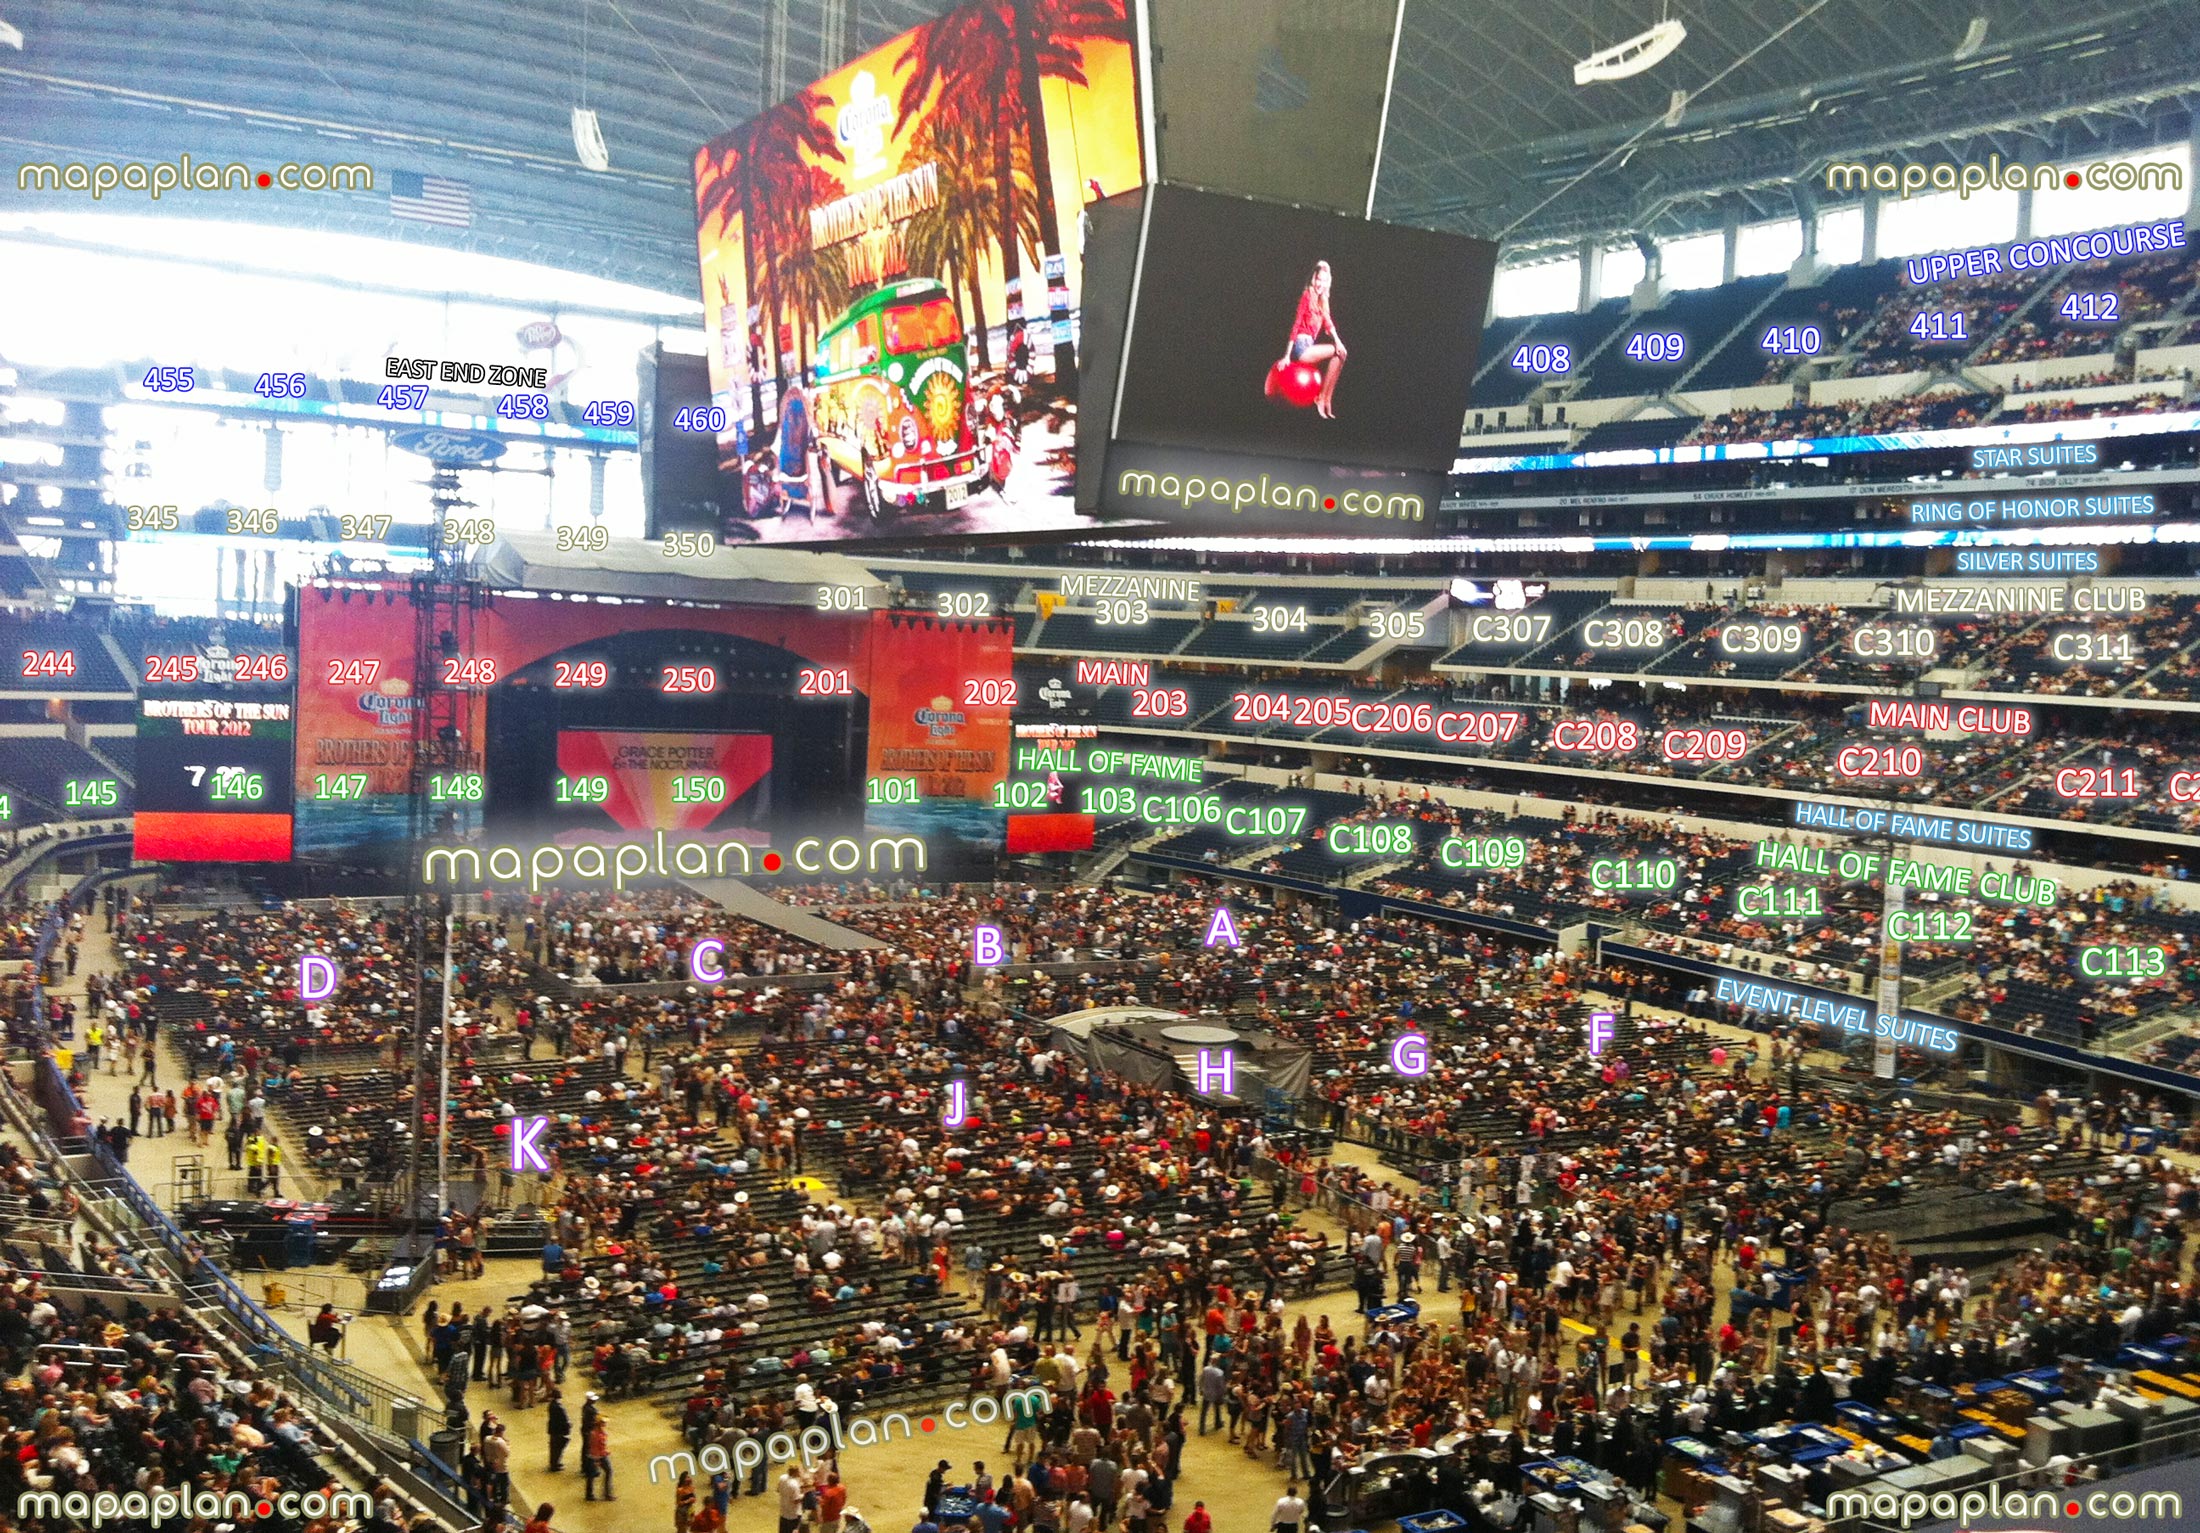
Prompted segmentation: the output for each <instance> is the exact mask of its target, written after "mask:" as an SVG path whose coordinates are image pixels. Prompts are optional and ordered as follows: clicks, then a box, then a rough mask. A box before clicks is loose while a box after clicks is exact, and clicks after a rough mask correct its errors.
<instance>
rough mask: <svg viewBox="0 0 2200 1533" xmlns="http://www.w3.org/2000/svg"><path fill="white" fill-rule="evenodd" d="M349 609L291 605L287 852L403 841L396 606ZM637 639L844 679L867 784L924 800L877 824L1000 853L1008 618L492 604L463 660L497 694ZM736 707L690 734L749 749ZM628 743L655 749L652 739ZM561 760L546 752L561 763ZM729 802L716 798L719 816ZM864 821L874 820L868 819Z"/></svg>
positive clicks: (404, 772) (400, 644)
mask: <svg viewBox="0 0 2200 1533" xmlns="http://www.w3.org/2000/svg"><path fill="white" fill-rule="evenodd" d="M385 595H387V596H388V598H389V599H388V600H385V599H384V597H385ZM351 596H352V599H351V600H350V601H349V602H346V601H344V600H342V593H341V592H339V591H335V590H331V589H327V588H322V587H310V586H309V587H306V588H304V589H302V590H301V591H300V592H299V597H298V652H299V664H298V704H297V722H298V748H297V754H296V773H295V782H296V785H297V815H298V833H297V842H298V849H299V851H300V852H322V853H329V852H336V851H340V850H343V849H345V848H347V847H359V846H366V845H370V844H374V843H377V842H385V843H386V842H395V841H400V840H402V839H403V838H404V837H405V836H406V835H407V834H408V832H409V821H408V818H407V805H406V800H405V792H406V786H407V783H408V781H409V779H410V776H411V770H412V705H413V689H412V686H411V675H412V658H411V657H412V649H413V608H412V604H411V599H410V597H409V595H408V594H407V592H406V591H405V590H404V589H402V588H399V589H395V590H393V591H390V592H387V593H385V592H382V591H378V590H358V589H354V590H353V591H352V592H351ZM652 631H662V632H664V633H666V634H667V636H668V639H669V638H670V637H671V636H672V635H674V634H677V633H681V632H688V633H694V632H702V633H723V634H732V635H736V636H738V637H741V638H746V639H751V640H754V641H756V642H758V643H761V644H767V645H770V646H772V647H774V648H777V649H781V650H784V651H786V652H787V653H788V654H790V655H793V656H796V657H797V658H799V659H800V660H801V661H802V662H804V663H805V664H807V665H811V666H818V667H826V668H830V669H834V670H845V671H846V672H847V673H848V680H849V686H850V689H851V690H852V692H853V693H854V694H855V695H856V696H858V697H860V698H864V699H867V700H868V707H869V715H870V752H871V754H870V758H869V766H870V771H871V773H872V774H873V775H876V776H892V777H910V776H914V777H916V778H917V779H918V780H919V786H920V789H921V791H922V792H923V794H924V799H923V801H921V802H919V803H918V804H916V805H914V806H907V807H909V808H912V809H914V810H915V811H918V813H917V814H916V815H914V816H913V817H912V816H910V815H907V814H904V813H903V812H902V809H901V808H900V807H895V808H894V809H893V810H892V811H891V813H889V814H888V820H889V822H890V823H899V824H907V825H910V826H911V827H912V828H913V829H915V831H916V833H918V834H937V835H953V836H955V837H957V838H959V839H962V840H965V841H972V842H984V841H987V840H991V841H993V842H998V841H999V839H1000V836H1001V830H1002V821H1003V818H1004V817H1003V814H1002V812H1001V811H1000V810H999V809H997V808H996V807H995V805H994V801H993V800H994V792H993V790H994V786H995V784H997V783H999V782H1000V781H1001V780H1002V779H1003V777H1005V776H1006V774H1007V770H1008V764H1009V734H1010V723H1009V718H1010V713H1011V711H1012V710H1013V708H1014V705H1015V691H1014V679H1013V677H1012V675H1011V670H1010V660H1009V647H1010V640H1011V636H1012V634H1013V632H1014V627H1013V624H1011V623H1010V622H1009V621H1008V620H1007V619H989V620H976V621H963V620H953V621H950V620H942V619H936V618H930V617H925V616H922V615H918V614H905V613H897V612H874V613H870V614H868V615H867V616H866V615H865V614H861V613H856V614H825V613H818V612H813V611H811V610H809V609H807V608H803V607H794V606H784V607H782V606H771V607H766V606H749V607H702V606H677V607H675V606H669V605H668V606H655V605H637V604H634V603H623V604H620V605H617V606H611V605H606V604H602V603H596V602H554V601H547V600H542V599H540V598H534V599H527V598H521V597H515V596H513V595H510V594H502V595H499V596H497V597H496V598H495V599H494V600H493V601H492V602H491V604H490V606H489V607H488V608H487V609H486V610H485V611H483V612H482V613H481V614H479V616H478V617H477V618H476V620H475V627H474V631H473V635H472V641H471V643H470V644H469V645H468V646H467V652H466V657H465V658H468V659H471V660H474V661H476V662H486V663H487V665H489V666H491V667H493V668H494V669H493V673H492V674H493V675H494V677H495V678H496V680H495V681H494V682H492V683H490V684H491V685H503V684H504V682H505V681H506V680H507V679H509V678H510V677H512V676H515V675H517V674H518V673H519V672H520V671H522V670H524V669H525V668H526V667H528V666H530V665H533V664H534V663H535V662H537V661H540V660H543V659H545V658H546V657H549V656H553V655H562V654H564V653H566V652H567V651H570V650H574V649H576V648H577V647H580V646H585V645H589V644H593V643H597V642H600V641H602V640H605V639H608V638H611V637H612V636H614V635H628V636H631V635H634V634H636V633H647V632H652ZM477 674H478V673H477ZM739 706H740V705H739V703H738V701H737V700H735V699H733V698H731V697H729V698H728V699H727V703H726V709H725V717H724V719H723V722H724V724H725V725H726V731H727V732H726V733H723V734H721V733H718V732H715V731H713V732H708V733H704V732H697V734H696V738H697V739H701V740H706V741H721V740H723V741H731V740H740V739H743V738H750V739H757V738H762V737H758V736H756V735H755V734H754V733H753V731H750V732H746V733H744V732H742V731H741V730H740V726H741V724H742V723H743V722H744V720H742V719H741V718H740V717H739V716H738V710H739ZM486 716H487V698H486V691H485V690H484V691H482V692H477V693H475V694H474V716H473V719H472V721H471V724H470V727H469V729H468V738H469V739H470V740H472V741H474V742H477V748H476V751H475V753H474V756H473V758H472V759H471V760H470V761H469V762H468V763H467V765H468V767H469V768H470V769H472V770H478V771H485V772H489V773H494V772H495V771H496V763H495V761H494V760H490V761H487V762H484V761H483V760H482V759H481V756H480V752H479V749H478V742H480V741H481V740H482V739H483V736H484V733H485V730H486ZM713 722H717V720H713ZM614 733H615V732H614ZM636 738H640V739H652V738H663V732H657V733H655V734H642V735H638V736H636ZM769 744H770V742H769V740H768V738H764V739H763V745H764V749H765V754H764V755H763V757H762V763H763V764H762V767H761V768H760V769H759V770H762V771H768V770H769V768H770V764H771V756H770V754H769ZM724 748H725V749H727V750H729V751H731V750H735V749H736V747H734V746H731V745H728V746H725V747H724ZM739 749H740V750H744V751H750V750H753V749H754V747H739ZM563 754H564V746H563V743H562V741H561V744H560V756H561V759H562V757H563ZM741 759H743V760H747V759H749V758H747V757H743V758H741ZM338 774H364V775H365V777H366V783H365V785H364V791H363V792H362V793H360V794H358V795H357V796H349V795H347V796H345V797H343V798H331V797H328V796H327V795H326V794H325V793H321V794H317V793H316V788H317V786H319V787H321V788H324V789H325V788H326V787H327V786H328V784H327V783H321V784H318V785H317V783H316V780H315V779H316V777H317V776H321V777H334V776H336V775H338ZM725 775H726V776H727V777H728V787H729V789H731V788H732V787H733V785H734V783H735V782H739V781H741V779H742V771H741V770H738V769H737V770H734V771H731V772H728V773H726V774H725ZM736 797H738V794H737V793H734V792H729V794H728V803H727V805H726V806H722V807H721V810H720V814H721V816H722V814H723V808H726V807H731V806H732V802H733V799H734V798H736ZM683 807H686V806H683ZM696 807H697V808H708V807H710V806H707V805H699V806H696ZM752 807H753V806H752ZM878 813H880V811H874V818H876V816H877V815H878ZM621 823H625V822H623V821H622V822H621ZM478 828H479V820H478V818H476V819H474V820H473V821H471V822H468V821H466V820H463V819H462V820H461V829H462V832H467V833H470V832H471V831H472V830H475V829H478Z"/></svg>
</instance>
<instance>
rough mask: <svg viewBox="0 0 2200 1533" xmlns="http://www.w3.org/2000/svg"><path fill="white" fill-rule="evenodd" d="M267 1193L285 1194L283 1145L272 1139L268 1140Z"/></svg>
mask: <svg viewBox="0 0 2200 1533" xmlns="http://www.w3.org/2000/svg"><path fill="white" fill-rule="evenodd" d="M263 1137H264V1136H263ZM267 1195H268V1196H269V1197H271V1198H279V1197H281V1196H282V1195H283V1147H282V1146H281V1145H279V1144H277V1143H276V1142H275V1141H274V1140H272V1139H269V1140H267Z"/></svg>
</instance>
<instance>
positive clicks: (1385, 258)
mask: <svg viewBox="0 0 2200 1533" xmlns="http://www.w3.org/2000/svg"><path fill="white" fill-rule="evenodd" d="M1149 198H1150V201H1149V204H1148V216H1147V223H1146V231H1145V235H1144V239H1143V242H1142V250H1141V253H1140V257H1139V264H1138V276H1137V282H1136V289H1135V291H1136V295H1137V296H1136V300H1135V304H1134V309H1133V313H1132V316H1131V328H1130V337H1129V345H1128V352H1127V356H1126V358H1125V362H1124V375H1123V386H1122V394H1121V398H1120V401H1119V406H1118V410H1117V414H1116V419H1115V431H1114V435H1115V436H1117V437H1119V438H1121V439H1122V440H1124V441H1127V442H1138V443H1148V444H1153V445H1157V446H1166V447H1186V448H1200V449H1206V450H1210V451H1215V452H1221V453H1235V454H1243V455H1271V456H1280V457H1284V458H1290V459H1296V460H1300V461H1312V462H1316V463H1324V464H1339V465H1354V466H1360V467H1368V468H1390V469H1418V470H1422V471H1426V472H1437V471H1441V470H1444V469H1448V468H1449V467H1450V466H1451V461H1452V459H1453V457H1454V456H1456V454H1457V451H1458V447H1459V422H1460V420H1461V418H1462V417H1463V416H1464V414H1465V411H1466V407H1467V393H1468V386H1469V384H1470V383H1471V381H1472V380H1473V377H1474V370H1475V352H1476V350H1477V347H1478V345H1479V343H1480V340H1481V328H1482V316H1483V312H1484V310H1485V308H1486V307H1487V304H1488V300H1489V292H1490V279H1491V274H1492V272H1493V271H1494V269H1495V266H1496V259H1497V247H1496V246H1495V245H1493V244H1491V243H1489V242H1488V241H1486V240H1476V239H1468V238H1466V237H1464V236H1461V235H1456V234H1438V233H1433V232H1431V231H1429V230H1426V229H1410V228H1404V227H1401V226H1398V225H1395V224H1381V223H1370V222H1368V221H1366V220H1364V219H1357V218H1345V217H1340V216H1338V215H1336V214H1332V213H1324V212H1317V211H1313V210H1310V209H1304V208H1290V207H1283V206H1280V205H1278V204H1275V203H1267V202H1254V201H1252V200H1250V199H1247V198H1243V197H1225V196H1221V195H1218V194H1216V193H1212V192H1200V191H1194V190H1192V189H1191V188H1188V187H1181V186H1157V187H1155V188H1153V190H1152V191H1151V193H1149Z"/></svg>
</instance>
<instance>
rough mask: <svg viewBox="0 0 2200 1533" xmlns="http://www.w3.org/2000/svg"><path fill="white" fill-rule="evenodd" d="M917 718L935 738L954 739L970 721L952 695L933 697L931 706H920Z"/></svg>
mask: <svg viewBox="0 0 2200 1533" xmlns="http://www.w3.org/2000/svg"><path fill="white" fill-rule="evenodd" d="M916 720H917V722H918V723H919V724H922V725H923V726H924V727H925V729H926V730H927V731H928V732H930V734H931V736H932V738H933V739H935V740H952V739H954V738H955V732H956V731H957V730H959V729H961V728H962V727H963V725H964V724H966V723H968V722H969V720H968V719H967V718H966V717H965V716H964V714H963V711H962V710H961V709H960V708H958V707H956V706H955V700H954V699H953V698H951V697H935V698H933V699H932V706H931V707H929V708H919V709H918V710H917V711H916Z"/></svg>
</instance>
